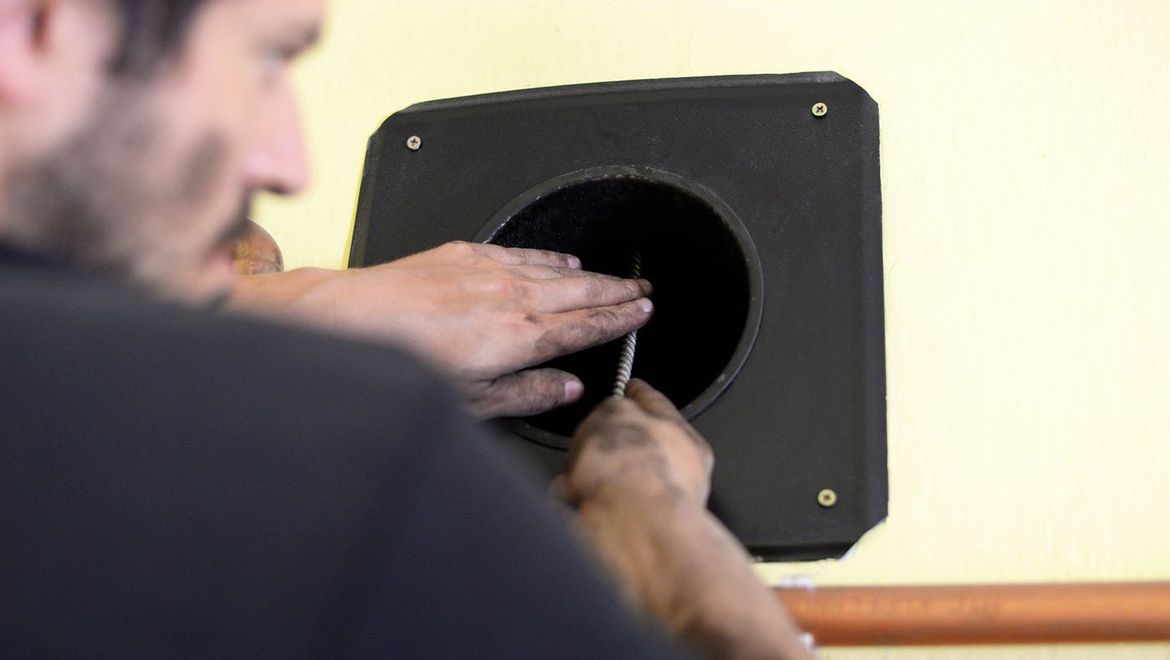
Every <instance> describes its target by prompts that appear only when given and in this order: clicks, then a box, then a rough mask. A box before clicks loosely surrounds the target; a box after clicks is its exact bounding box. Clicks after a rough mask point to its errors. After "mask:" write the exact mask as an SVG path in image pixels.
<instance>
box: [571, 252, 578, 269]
mask: <svg viewBox="0 0 1170 660" xmlns="http://www.w3.org/2000/svg"><path fill="white" fill-rule="evenodd" d="M580 267H581V260H580V259H578V258H577V257H574V256H573V255H571V254H570V255H569V268H580Z"/></svg>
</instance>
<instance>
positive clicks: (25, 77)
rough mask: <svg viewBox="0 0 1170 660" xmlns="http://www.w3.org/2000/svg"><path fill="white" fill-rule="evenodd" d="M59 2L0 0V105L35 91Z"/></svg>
mask: <svg viewBox="0 0 1170 660" xmlns="http://www.w3.org/2000/svg"><path fill="white" fill-rule="evenodd" d="M59 4H60V3H59V2H56V1H55V0H0V105H4V104H11V103H17V104H23V103H24V102H26V101H28V100H29V99H30V97H32V96H34V95H35V94H36V87H37V84H38V81H39V80H40V79H41V73H42V72H43V71H44V68H45V66H46V64H45V60H46V56H47V47H48V44H49V38H48V35H49V29H50V26H51V24H52V22H53V21H54V20H55V18H56V13H57V12H58V7H59Z"/></svg>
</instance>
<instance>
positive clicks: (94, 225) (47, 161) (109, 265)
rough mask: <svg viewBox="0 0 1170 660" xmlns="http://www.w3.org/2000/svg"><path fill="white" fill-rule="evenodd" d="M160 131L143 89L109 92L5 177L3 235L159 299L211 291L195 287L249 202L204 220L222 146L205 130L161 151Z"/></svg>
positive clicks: (241, 223)
mask: <svg viewBox="0 0 1170 660" xmlns="http://www.w3.org/2000/svg"><path fill="white" fill-rule="evenodd" d="M165 126H166V123H165V122H164V121H163V117H161V116H159V113H158V112H157V111H156V110H154V109H153V108H152V106H151V103H150V102H149V99H148V96H147V93H146V91H145V90H143V89H141V88H133V87H128V88H119V87H117V86H115V85H112V86H111V89H109V90H107V91H106V92H104V93H103V95H102V98H101V99H100V100H99V101H98V103H97V104H96V107H95V110H94V112H93V113H92V115H91V117H90V119H89V120H88V121H86V122H85V123H84V125H83V126H82V128H81V129H80V130H79V131H77V132H76V133H75V134H74V135H73V136H72V137H71V138H70V139H68V140H66V141H65V143H64V144H62V145H61V146H60V147H59V148H57V149H55V150H53V151H52V152H50V153H49V154H47V155H45V156H43V157H41V158H40V159H38V160H37V161H36V162H34V163H31V164H28V165H27V166H25V167H22V168H18V169H17V170H16V171H15V172H14V173H13V176H12V178H11V181H10V186H9V190H8V195H7V199H6V204H5V208H4V209H3V213H2V215H0V218H2V219H3V221H4V222H3V224H2V226H3V227H4V229H5V234H6V235H5V237H4V238H5V239H6V240H10V241H12V242H13V243H14V244H16V245H18V246H20V247H22V248H25V249H28V250H31V251H33V252H37V253H41V254H44V255H47V256H51V257H53V258H56V259H60V260H64V261H67V262H69V263H72V264H75V265H78V266H80V267H82V268H84V269H87V270H91V271H96V272H100V273H104V274H108V275H112V276H114V277H117V278H121V279H129V280H132V281H134V282H136V283H138V284H141V285H144V286H146V287H147V288H148V289H151V290H153V291H155V292H158V293H162V294H164V295H168V296H176V297H185V298H194V299H200V298H204V297H206V296H209V295H214V294H216V293H218V292H217V291H201V290H199V288H200V287H199V285H198V284H197V282H198V281H199V280H200V279H201V277H203V276H204V273H202V272H201V271H205V270H207V269H208V268H209V265H208V262H209V259H210V257H211V255H212V253H213V252H214V251H215V250H218V249H223V248H225V247H228V246H230V245H231V244H232V243H233V242H234V240H235V239H236V238H238V237H239V236H240V235H242V233H243V232H245V231H246V230H247V226H248V225H247V217H248V212H249V209H250V205H251V195H250V194H249V193H246V192H245V193H242V194H241V199H240V201H239V204H238V207H237V209H236V213H235V214H233V215H234V217H226V216H221V217H218V218H215V217H211V218H209V217H208V212H207V208H206V207H207V205H208V204H209V201H208V200H210V199H212V198H213V195H214V194H215V193H216V191H217V186H219V185H220V182H221V180H222V179H223V172H224V170H225V166H226V161H227V156H228V151H229V150H228V145H227V141H226V139H224V138H223V137H222V136H219V135H217V134H215V133H213V132H208V133H206V134H204V135H201V136H198V137H197V138H196V139H195V140H194V142H193V144H194V146H192V147H189V148H188V149H187V150H186V152H185V153H173V152H174V150H171V152H170V153H168V152H166V149H164V147H163V145H164V137H165V136H164V128H165ZM167 163H175V165H172V166H169V167H167V166H166V164H167ZM160 165H162V167H160ZM161 172H170V174H169V176H168V177H163V176H162V175H161V174H160V173H161Z"/></svg>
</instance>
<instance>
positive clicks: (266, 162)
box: [244, 83, 310, 195]
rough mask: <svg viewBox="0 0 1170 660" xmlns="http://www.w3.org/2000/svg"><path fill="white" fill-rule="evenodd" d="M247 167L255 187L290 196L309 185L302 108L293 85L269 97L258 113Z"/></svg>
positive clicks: (250, 182)
mask: <svg viewBox="0 0 1170 660" xmlns="http://www.w3.org/2000/svg"><path fill="white" fill-rule="evenodd" d="M254 135H255V141H254V143H253V147H252V149H251V150H250V151H249V153H248V155H247V157H246V159H245V163H244V167H245V170H246V176H247V179H248V184H249V187H250V188H251V189H252V190H267V191H270V192H274V193H277V194H281V195H291V194H294V193H297V192H300V191H302V190H304V189H305V188H306V187H307V186H308V185H309V176H310V174H309V161H308V155H307V153H306V148H305V139H304V133H303V131H302V128H301V117H300V108H299V106H298V104H297V100H296V94H295V92H294V91H293V88H292V85H291V84H287V83H286V84H283V85H281V89H280V91H279V92H278V93H275V94H272V95H270V96H269V98H268V100H266V101H265V103H264V107H263V109H262V111H261V112H260V113H259V115H258V121H257V124H256V130H255V133H254Z"/></svg>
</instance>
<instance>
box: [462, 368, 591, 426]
mask: <svg viewBox="0 0 1170 660" xmlns="http://www.w3.org/2000/svg"><path fill="white" fill-rule="evenodd" d="M584 391H585V387H584V386H583V385H582V384H581V381H580V380H578V379H577V377H576V376H574V375H572V374H570V373H567V372H564V371H560V370H558V369H530V370H528V371H519V372H517V373H514V374H508V375H507V376H502V377H500V378H497V379H495V380H494V381H492V382H491V383H489V384H488V385H486V386H485V387H483V388H482V389H480V390H479V391H478V392H477V393H476V396H475V398H474V399H473V400H472V401H471V409H472V411H473V412H474V413H475V414H477V415H479V416H480V417H484V418H488V417H525V416H528V415H537V414H539V413H542V412H546V411H549V410H552V409H553V408H558V407H560V406H563V405H566V404H569V403H572V402H574V401H576V400H577V399H579V398H581V394H582V393H583V392H584Z"/></svg>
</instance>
